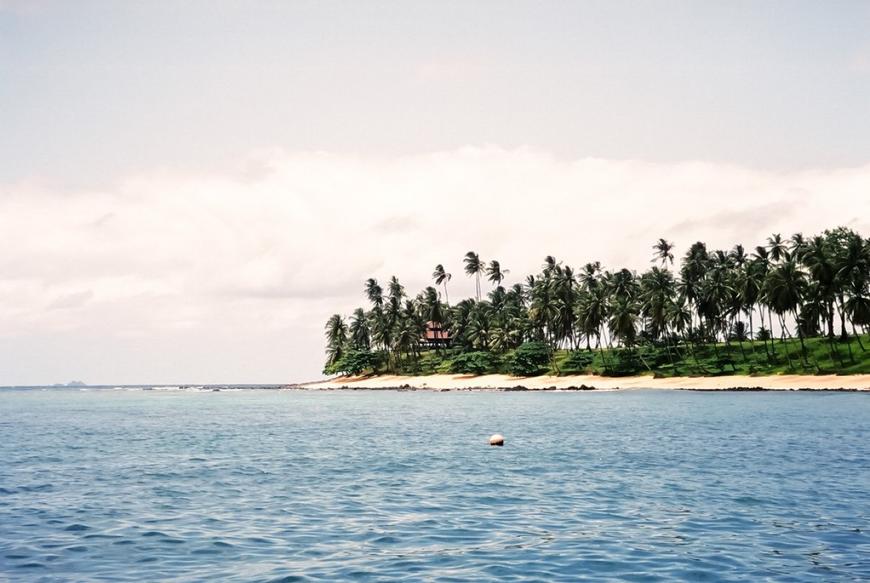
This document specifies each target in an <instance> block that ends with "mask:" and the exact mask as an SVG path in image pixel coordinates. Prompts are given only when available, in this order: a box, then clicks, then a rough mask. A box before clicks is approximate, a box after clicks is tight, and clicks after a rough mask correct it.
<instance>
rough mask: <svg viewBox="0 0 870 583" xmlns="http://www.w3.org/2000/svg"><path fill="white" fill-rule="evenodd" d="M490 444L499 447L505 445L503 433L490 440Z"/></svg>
mask: <svg viewBox="0 0 870 583" xmlns="http://www.w3.org/2000/svg"><path fill="white" fill-rule="evenodd" d="M489 444H490V445H498V446H501V445H504V435H502V434H501V433H496V434H495V435H493V436H492V437H490V438H489Z"/></svg>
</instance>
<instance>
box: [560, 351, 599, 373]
mask: <svg viewBox="0 0 870 583" xmlns="http://www.w3.org/2000/svg"><path fill="white" fill-rule="evenodd" d="M593 360H595V355H594V354H593V353H591V352H588V351H582V350H573V351H571V352H570V353H568V358H566V359H565V360H564V361H563V362H562V365H561V366H560V367H559V369H560V371H561V372H562V373H563V374H585V373H588V372H589V369H590V368H591V367H592V361H593Z"/></svg>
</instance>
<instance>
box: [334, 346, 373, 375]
mask: <svg viewBox="0 0 870 583" xmlns="http://www.w3.org/2000/svg"><path fill="white" fill-rule="evenodd" d="M377 364H378V357H377V356H376V355H375V354H374V353H372V352H371V351H368V350H351V351H350V352H347V353H345V355H344V356H342V357H341V358H339V359H338V360H337V361H335V362H334V363H332V364H331V365H329V366H327V367H326V368H325V369H324V370H323V372H324V373H325V374H348V375H357V374H360V373H362V372H364V371H366V370H369V369H374V368H375V366H377Z"/></svg>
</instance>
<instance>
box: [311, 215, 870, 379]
mask: <svg viewBox="0 0 870 583" xmlns="http://www.w3.org/2000/svg"><path fill="white" fill-rule="evenodd" d="M675 249H676V247H675V245H674V243H672V242H670V241H667V240H666V239H659V240H658V241H657V242H656V243H655V244H654V245H653V246H652V259H651V263H652V264H653V265H652V266H651V267H650V268H649V269H647V270H645V271H643V272H641V273H638V272H636V271H633V270H630V269H627V268H621V269H613V270H611V269H607V268H605V267H604V266H602V264H601V263H600V262H597V261H593V262H588V263H585V264H584V265H583V266H582V267H580V268H579V269H574V268H572V267H571V266H569V265H565V264H563V263H562V262H561V261H558V260H557V259H556V258H555V257H553V256H547V257H546V258H545V259H544V263H543V267H542V269H541V271H540V272H539V273H536V274H532V275H528V276H527V277H526V278H525V279H524V281H523V283H516V284H514V285H512V286H510V287H507V288H506V287H505V286H503V285H502V283H503V282H504V280H505V278H506V276H507V274H508V273H509V270H507V269H505V268H504V266H502V264H501V263H500V262H499V261H497V260H490V261H488V262H487V261H485V260H483V259H481V257H480V256H479V255H478V254H477V253H475V252H473V251H469V252H468V253H467V254H466V255H465V257H464V259H463V260H462V271H463V272H464V274H465V275H466V276H467V277H469V278H472V280H473V282H474V286H475V288H474V289H475V294H474V297H470V298H463V299H461V300H459V301H455V303H453V304H451V303H450V296H449V289H448V284H449V283H450V281H451V279H452V277H453V275H452V274H451V272H450V271H448V269H446V268H445V267H444V266H443V265H440V264H439V265H437V266H436V267H435V269H434V271H433V273H432V280H433V285H431V286H428V287H426V288H425V289H423V290H422V291H421V292H419V293H418V294H416V295H414V296H411V295H409V294H408V293H407V292H406V290H405V287H404V286H403V285H402V284H401V283H400V282H399V280H398V278H397V277H395V276H393V277H391V278H390V279H389V281H388V283H387V284H386V286H385V287H382V286H381V284H380V283H379V282H378V281H377V280H375V279H374V278H371V279H369V280H367V281H366V282H365V286H364V291H365V297H366V300H367V303H368V305H367V306H366V307H360V308H357V309H356V310H355V311H354V312H353V314H352V315H351V316H350V317H349V319H346V318H345V317H344V316H342V315H341V314H335V315H333V316H332V317H330V318H329V321H328V322H327V324H326V355H327V359H326V364H325V366H324V374H327V375H338V378H336V379H333V380H331V381H326V382H322V383H315V384H312V385H309V386H313V387H323V388H335V387H356V388H387V387H389V388H395V387H403V386H408V387H414V388H443V389H450V388H501V389H508V388H513V387H517V388H590V387H594V388H602V389H603V388H617V387H618V388H630V387H646V388H699V389H704V388H709V389H723V388H767V389H781V388H794V389H800V388H818V389H841V388H842V389H868V388H870V352H868V346H870V335H868V332H870V240H868V239H867V238H865V237H864V236H863V235H862V234H860V233H858V232H856V231H854V230H852V229H849V228H846V227H838V228H834V229H829V230H826V231H824V232H823V233H821V234H818V235H813V236H804V235H802V234H801V233H797V234H794V235H792V236H790V237H783V236H781V235H780V234H773V235H771V236H770V237H768V238H767V240H766V241H765V242H764V243H763V244H761V245H758V246H756V247H754V248H752V249H747V248H745V247H744V246H743V245H742V244H735V245H734V246H733V247H731V248H730V249H727V250H722V249H708V248H707V245H706V244H705V243H703V242H700V241H698V242H695V243H693V244H691V245H690V246H689V247H688V249H687V250H686V251H685V253H684V254H683V255H682V257H681V258H680V260H679V261H678V262H676V263H675ZM427 271H428V270H427ZM486 283H488V284H489V288H490V289H488V290H486V291H485V290H484V289H483V288H484V287H485V285H486ZM484 291H485V293H484Z"/></svg>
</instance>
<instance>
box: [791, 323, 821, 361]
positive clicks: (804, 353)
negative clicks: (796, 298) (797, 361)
mask: <svg viewBox="0 0 870 583" xmlns="http://www.w3.org/2000/svg"><path fill="white" fill-rule="evenodd" d="M794 320H795V322H797V330H798V338H799V339H800V341H801V356H802V359H803V361H804V366H807V365H808V364H809V363H808V362H807V347H806V345H805V344H804V331H803V329H802V328H801V323H800V322H798V314H797V309H795V310H794ZM816 368H818V367H816Z"/></svg>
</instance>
